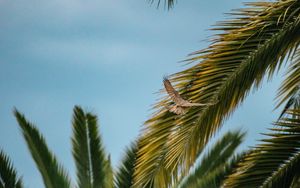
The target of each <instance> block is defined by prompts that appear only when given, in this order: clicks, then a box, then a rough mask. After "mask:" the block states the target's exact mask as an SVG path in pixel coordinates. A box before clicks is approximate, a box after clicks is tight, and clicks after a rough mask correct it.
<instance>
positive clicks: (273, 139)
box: [225, 110, 300, 188]
mask: <svg viewBox="0 0 300 188" xmlns="http://www.w3.org/2000/svg"><path fill="white" fill-rule="evenodd" d="M287 113H288V114H289V117H286V118H282V119H280V121H278V122H276V126H277V127H275V128H272V129H271V130H272V133H269V134H266V135H268V136H269V137H270V138H268V139H264V140H262V141H261V142H262V143H261V144H259V145H257V146H256V147H255V148H254V150H253V151H252V152H251V153H249V154H248V155H246V156H245V157H244V159H243V160H242V161H241V162H240V164H239V167H238V168H237V169H236V172H235V173H233V174H232V175H230V176H229V178H228V179H227V180H226V182H225V185H226V186H225V187H228V188H235V187H260V186H261V187H265V188H271V187H272V188H283V187H286V188H288V187H293V186H292V184H293V185H296V184H297V181H299V168H300V142H299V140H300V111H299V110H291V111H288V112H287Z"/></svg>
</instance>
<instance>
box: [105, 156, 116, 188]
mask: <svg viewBox="0 0 300 188" xmlns="http://www.w3.org/2000/svg"><path fill="white" fill-rule="evenodd" d="M104 169H105V180H104V187H105V188H113V187H114V183H113V182H114V172H113V168H112V166H111V160H110V155H109V156H108V158H107V160H106V162H105V166H104Z"/></svg>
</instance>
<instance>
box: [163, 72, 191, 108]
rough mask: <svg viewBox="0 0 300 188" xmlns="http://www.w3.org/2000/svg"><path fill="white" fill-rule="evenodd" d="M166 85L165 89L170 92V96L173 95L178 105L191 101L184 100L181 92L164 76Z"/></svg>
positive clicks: (172, 97)
mask: <svg viewBox="0 0 300 188" xmlns="http://www.w3.org/2000/svg"><path fill="white" fill-rule="evenodd" d="M164 86H165V89H166V91H167V93H168V94H169V96H170V97H171V99H172V100H173V101H174V102H175V103H176V104H177V105H180V106H181V105H184V104H186V103H189V102H188V101H186V100H184V99H183V98H182V97H181V96H180V95H179V93H178V92H177V91H176V90H175V89H174V88H173V86H172V84H171V82H170V81H169V80H168V79H167V78H166V77H165V78H164Z"/></svg>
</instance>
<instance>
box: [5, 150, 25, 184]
mask: <svg viewBox="0 0 300 188" xmlns="http://www.w3.org/2000/svg"><path fill="white" fill-rule="evenodd" d="M22 187H24V186H23V183H22V179H21V178H19V177H18V176H17V171H16V170H15V168H14V167H13V165H12V163H11V161H10V159H9V158H8V156H7V155H6V154H5V153H4V152H3V151H2V150H0V188H22Z"/></svg>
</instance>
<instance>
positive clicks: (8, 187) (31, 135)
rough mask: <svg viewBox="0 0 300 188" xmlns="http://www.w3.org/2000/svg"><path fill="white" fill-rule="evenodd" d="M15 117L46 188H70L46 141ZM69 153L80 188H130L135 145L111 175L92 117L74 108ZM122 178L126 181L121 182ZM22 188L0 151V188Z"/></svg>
mask: <svg viewBox="0 0 300 188" xmlns="http://www.w3.org/2000/svg"><path fill="white" fill-rule="evenodd" d="M14 114H15V117H16V119H17V121H18V123H19V126H20V128H21V130H22V133H23V136H24V138H25V141H26V143H27V146H28V149H29V151H30V153H31V156H32V158H33V159H34V161H35V163H36V166H37V168H38V170H39V172H40V173H41V175H42V178H43V182H44V185H45V187H47V188H58V187H59V188H70V187H74V186H73V185H72V182H71V180H70V178H69V176H68V174H67V173H66V170H64V168H63V167H62V165H60V164H59V163H58V161H57V159H56V157H55V155H54V154H53V153H52V152H51V151H50V150H49V149H48V146H47V144H46V141H45V139H44V137H43V136H42V135H41V133H40V132H39V131H38V129H37V128H36V126H35V125H33V124H32V123H30V122H29V121H27V120H26V118H25V117H24V115H22V114H21V113H20V112H19V111H17V110H14ZM72 124H73V136H72V146H73V149H72V153H73V157H74V160H75V164H76V174H77V183H76V187H80V188H94V187H97V188H99V187H103V188H112V187H115V186H114V182H116V183H115V184H116V187H120V188H121V187H122V188H126V187H130V186H131V180H130V177H133V167H134V166H133V164H134V162H135V156H134V155H132V154H133V153H135V151H136V145H134V144H133V145H132V146H131V147H130V148H129V149H127V151H126V153H125V158H124V160H123V161H122V163H121V167H120V168H119V169H118V171H117V172H116V173H113V170H112V167H111V162H110V157H109V155H107V154H106V152H105V150H104V147H103V144H102V139H101V136H100V134H99V132H98V121H97V117H96V115H94V114H92V113H90V112H84V111H83V110H82V109H81V108H80V107H79V106H75V108H74V115H73V120H72ZM124 177H126V178H127V179H126V180H128V181H129V182H126V181H124ZM131 179H132V178H131ZM2 187H3V188H22V187H23V183H22V180H21V179H20V178H19V177H17V173H16V170H15V169H14V167H13V166H12V164H11V162H10V160H9V158H8V156H6V155H5V154H4V152H3V151H0V188H2Z"/></svg>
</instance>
